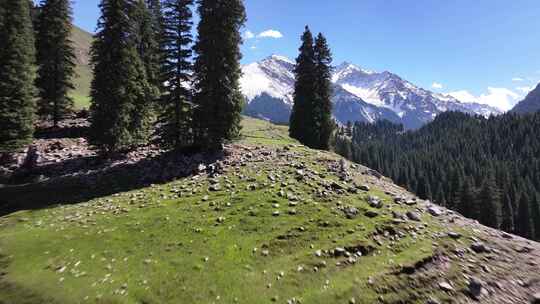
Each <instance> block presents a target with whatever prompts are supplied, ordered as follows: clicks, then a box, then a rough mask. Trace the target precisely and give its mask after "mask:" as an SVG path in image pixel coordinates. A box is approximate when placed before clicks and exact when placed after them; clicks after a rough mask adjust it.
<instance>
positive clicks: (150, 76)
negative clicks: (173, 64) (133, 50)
mask: <svg viewBox="0 0 540 304" xmlns="http://www.w3.org/2000/svg"><path fill="white" fill-rule="evenodd" d="M153 14H154V12H153V11H151V10H150V9H149V8H148V7H147V5H146V2H145V1H144V0H136V3H135V4H134V5H133V6H132V12H131V14H130V19H131V20H132V22H133V26H134V31H135V33H136V36H135V37H136V38H135V39H136V47H137V51H138V53H139V57H140V58H141V60H142V62H143V64H144V68H145V72H146V78H147V80H148V83H149V84H150V85H152V86H153V87H152V89H153V90H154V91H153V92H151V94H153V95H154V96H151V97H154V98H155V99H156V100H157V98H158V97H159V96H158V95H159V92H158V90H159V88H160V87H161V64H162V50H161V49H160V43H159V41H160V40H161V39H162V37H161V36H159V35H156V30H155V26H156V25H155V20H154V19H155V16H154V15H153Z"/></svg>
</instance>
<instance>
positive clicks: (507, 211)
mask: <svg viewBox="0 0 540 304" xmlns="http://www.w3.org/2000/svg"><path fill="white" fill-rule="evenodd" d="M514 217H515V215H514V207H513V204H512V199H511V198H510V195H508V194H507V195H506V196H505V197H504V201H503V205H502V222H501V229H502V230H504V231H506V232H514Z"/></svg>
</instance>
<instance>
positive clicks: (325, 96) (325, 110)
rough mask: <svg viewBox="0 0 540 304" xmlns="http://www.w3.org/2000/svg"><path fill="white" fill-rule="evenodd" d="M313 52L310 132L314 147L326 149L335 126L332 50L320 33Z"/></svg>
mask: <svg viewBox="0 0 540 304" xmlns="http://www.w3.org/2000/svg"><path fill="white" fill-rule="evenodd" d="M314 53H315V75H316V77H317V82H316V88H317V100H316V103H315V107H314V117H315V119H316V122H315V125H314V126H313V127H314V129H312V130H311V132H312V133H313V134H314V135H316V136H317V138H316V140H317V141H316V146H315V147H314V148H317V149H322V150H328V149H329V143H330V137H331V136H332V133H333V131H334V127H335V124H334V120H333V118H332V52H331V51H330V47H329V45H328V42H327V41H326V38H325V37H324V36H323V34H321V33H319V35H318V36H317V39H316V40H315V49H314Z"/></svg>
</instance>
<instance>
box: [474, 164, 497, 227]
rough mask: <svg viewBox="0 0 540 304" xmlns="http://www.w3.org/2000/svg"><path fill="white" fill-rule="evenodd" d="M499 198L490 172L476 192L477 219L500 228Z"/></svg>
mask: <svg viewBox="0 0 540 304" xmlns="http://www.w3.org/2000/svg"><path fill="white" fill-rule="evenodd" d="M501 217H502V215H501V199H500V196H499V189H498V188H497V184H496V183H495V179H494V177H493V176H492V175H491V174H490V175H488V176H487V177H486V179H485V180H484V184H483V185H482V188H481V190H480V192H479V193H478V220H479V221H480V222H481V223H483V224H484V225H486V226H490V227H493V228H497V229H498V228H500V225H501Z"/></svg>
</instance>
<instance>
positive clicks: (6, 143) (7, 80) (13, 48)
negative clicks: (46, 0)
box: [0, 0, 36, 153]
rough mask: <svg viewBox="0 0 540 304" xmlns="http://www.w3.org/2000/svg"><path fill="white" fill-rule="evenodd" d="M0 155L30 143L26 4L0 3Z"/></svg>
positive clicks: (30, 51) (30, 42)
mask: <svg viewBox="0 0 540 304" xmlns="http://www.w3.org/2000/svg"><path fill="white" fill-rule="evenodd" d="M0 41H1V43H2V47H0V153H9V152H14V151H17V150H19V149H21V148H23V147H24V146H26V145H28V144H29V143H30V142H31V141H32V135H33V133H34V120H35V111H36V103H35V99H34V97H35V91H36V90H35V88H34V84H33V83H34V78H35V73H34V67H33V64H34V63H35V45H34V33H33V27H32V20H31V17H30V3H29V2H28V1H26V0H24V1H21V0H2V1H0Z"/></svg>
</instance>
